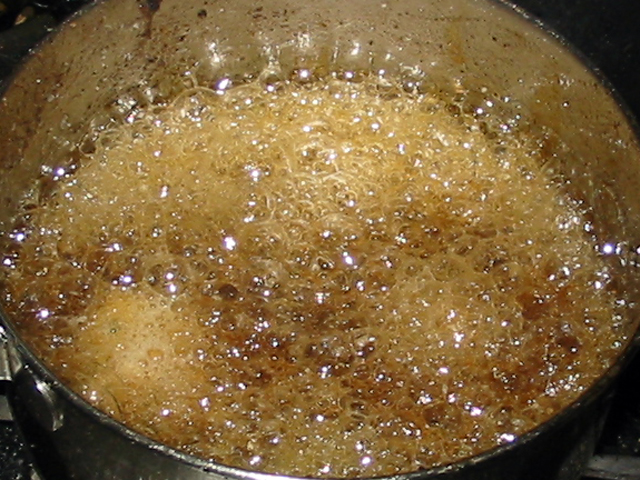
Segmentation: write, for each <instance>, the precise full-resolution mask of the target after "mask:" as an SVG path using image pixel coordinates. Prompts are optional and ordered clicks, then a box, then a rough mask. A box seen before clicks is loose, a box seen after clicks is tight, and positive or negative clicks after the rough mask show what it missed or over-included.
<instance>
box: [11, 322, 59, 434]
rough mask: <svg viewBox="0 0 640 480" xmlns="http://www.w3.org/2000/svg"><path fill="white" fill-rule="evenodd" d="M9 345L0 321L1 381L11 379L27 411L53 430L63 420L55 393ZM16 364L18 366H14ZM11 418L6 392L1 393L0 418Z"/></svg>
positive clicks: (49, 429) (44, 426)
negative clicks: (3, 394)
mask: <svg viewBox="0 0 640 480" xmlns="http://www.w3.org/2000/svg"><path fill="white" fill-rule="evenodd" d="M11 347H12V345H11V341H10V339H9V337H8V336H7V334H6V331H5V330H4V328H3V327H2V325H0V382H3V381H4V382H11V389H12V391H14V392H15V395H16V396H17V398H19V399H20V403H21V405H22V406H23V407H24V408H25V409H26V410H27V412H28V413H29V415H30V416H31V417H32V418H33V419H35V420H36V421H37V422H38V424H40V426H41V427H43V428H45V429H46V430H48V431H50V432H55V431H56V430H58V429H59V428H60V427H62V425H63V423H64V411H63V408H62V404H61V402H60V400H59V399H58V395H57V394H56V392H55V391H54V390H53V388H51V386H50V385H49V384H48V383H47V382H46V381H44V380H41V379H40V378H39V376H38V375H37V373H35V372H33V371H32V370H31V369H30V368H29V367H27V366H24V365H23V364H22V362H21V361H20V359H19V356H18V354H17V352H15V351H14V350H13V349H12V348H11ZM12 354H13V355H12ZM12 365H13V367H14V368H12ZM16 365H19V368H15V366H16ZM12 418H13V415H12V413H11V407H10V405H9V402H8V401H7V398H6V397H5V396H1V397H0V420H11V419H12Z"/></svg>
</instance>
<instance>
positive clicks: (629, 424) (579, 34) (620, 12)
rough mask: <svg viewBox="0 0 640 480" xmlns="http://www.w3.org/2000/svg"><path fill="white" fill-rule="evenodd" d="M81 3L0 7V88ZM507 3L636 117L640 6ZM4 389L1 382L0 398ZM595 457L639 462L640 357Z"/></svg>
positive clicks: (25, 474) (9, 462)
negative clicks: (586, 67) (535, 22)
mask: <svg viewBox="0 0 640 480" xmlns="http://www.w3.org/2000/svg"><path fill="white" fill-rule="evenodd" d="M131 1H133V0H131ZM185 1H187V0H185ZM301 1H306V0H301ZM345 1H346V0H345ZM84 3H87V2H86V0H40V1H35V2H34V1H28V0H0V82H1V81H2V80H1V79H2V78H3V77H6V76H7V75H8V74H9V73H10V72H11V70H12V68H13V67H14V66H15V65H16V64H17V62H18V59H19V58H20V56H21V55H23V54H24V53H25V52H26V51H27V50H28V49H29V48H30V46H31V45H32V44H33V43H34V42H35V41H37V39H38V38H39V37H41V36H42V35H43V33H44V32H46V31H47V29H49V28H53V27H55V25H57V24H58V23H59V22H60V21H62V20H63V19H64V18H66V17H67V16H68V15H69V14H71V13H72V12H73V11H75V10H76V9H77V8H79V7H80V6H82V5H83V4H84ZM513 3H515V4H517V5H518V6H519V7H521V8H522V9H524V10H525V11H527V12H529V13H530V14H532V15H533V16H534V17H537V18H538V19H540V20H542V21H543V22H544V23H545V24H546V25H548V26H549V27H551V28H552V29H553V30H555V31H556V32H558V33H560V34H561V35H562V36H563V37H564V38H566V39H567V40H568V41H569V42H570V43H571V44H573V45H574V46H575V47H576V48H577V50H578V51H580V52H581V53H582V54H583V55H584V56H585V57H586V58H587V59H588V60H589V61H590V62H591V63H592V64H593V65H594V66H595V67H596V68H597V69H598V70H599V71H600V72H601V74H603V75H604V77H606V78H607V79H608V80H609V81H610V82H611V84H612V85H613V86H614V88H615V89H616V90H617V92H618V94H619V95H620V96H621V98H622V99H623V101H624V102H626V104H627V105H628V107H629V108H630V110H631V112H632V114H634V115H635V116H636V117H637V118H640V0H513ZM639 187H640V186H639ZM5 387H6V386H3V385H2V384H1V383H0V395H1V394H2V392H3V388H5ZM19 445H20V442H19V439H18V435H17V433H16V431H15V429H14V428H13V426H12V425H11V423H9V422H2V421H0V480H27V479H29V480H30V479H31V478H32V477H31V474H30V468H29V466H28V460H27V458H26V456H25V454H24V452H23V451H22V450H21V448H19V447H18V446H19ZM598 453H600V454H619V455H631V456H636V457H640V358H639V359H636V360H635V361H634V362H633V363H632V364H631V365H630V367H629V368H628V369H627V371H626V372H625V374H624V375H623V376H622V378H621V381H620V386H619V391H618V395H617V397H616V399H615V402H614V406H613V408H612V414H611V416H610V419H609V422H608V423H607V426H606V428H605V431H604V434H603V437H602V441H601V442H600V445H599V447H598ZM619 478H621V479H622V478H623V477H619ZM625 478H628V479H632V478H634V479H640V471H639V472H637V476H636V475H635V474H634V476H633V477H625ZM53 480H58V479H53ZM123 480H125V479H123ZM514 480H517V479H514ZM541 480H547V479H541Z"/></svg>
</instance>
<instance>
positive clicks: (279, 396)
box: [2, 76, 624, 477]
mask: <svg viewBox="0 0 640 480" xmlns="http://www.w3.org/2000/svg"><path fill="white" fill-rule="evenodd" d="M357 80H358V81H356V82H349V81H343V80H337V79H335V78H334V77H330V78H327V79H324V80H315V81H311V82H308V83H306V82H286V83H281V84H277V85H273V84H272V85H265V84H263V83H261V82H260V81H255V82H253V83H250V84H246V85H243V86H239V87H235V88H231V89H229V90H226V91H217V92H216V91H211V90H207V89H194V90H190V91H186V92H184V93H183V94H182V95H181V96H180V97H179V98H177V99H176V100H175V101H174V102H173V103H172V104H171V105H168V106H166V107H165V108H155V109H151V108H150V109H148V110H146V111H144V110H143V111H138V112H137V113H136V115H132V116H130V117H129V118H128V121H127V122H125V124H124V125H121V126H118V127H117V128H114V129H111V130H109V131H106V132H102V133H100V134H99V135H98V137H97V138H98V139H97V141H96V142H95V145H94V146H92V147H91V148H89V149H87V147H86V146H85V147H83V148H84V149H85V152H84V153H78V154H77V155H75V157H74V160H73V161H72V162H70V163H69V164H68V165H64V166H61V167H59V168H58V167H53V168H50V169H48V170H45V171H44V175H45V177H46V178H47V179H48V180H47V182H45V183H43V186H41V187H40V188H41V192H40V201H39V204H38V205H37V206H33V205H32V206H30V207H25V211H24V212H23V215H22V216H21V218H20V219H18V220H17V221H16V227H15V229H14V231H13V232H10V233H9V234H7V235H5V244H6V245H7V248H8V249H9V251H10V254H8V255H7V256H6V257H5V261H4V266H3V272H2V288H3V291H4V292H5V297H7V299H8V303H9V307H8V308H9V310H10V312H11V314H12V315H13V317H14V318H15V319H16V322H17V323H18V325H19V328H20V329H21V331H22V334H23V335H24V337H25V338H26V339H27V340H28V342H29V343H30V344H31V345H33V347H34V349H35V350H36V351H37V352H38V353H39V354H40V355H41V356H42V357H43V358H44V359H45V360H46V361H47V362H48V363H49V364H50V365H51V366H52V368H53V369H54V371H55V372H56V373H57V374H58V375H59V376H60V377H61V378H62V379H63V380H64V382H66V383H67V384H68V385H69V386H70V387H71V388H72V389H74V390H75V391H77V392H78V393H80V394H81V395H82V396H83V397H84V398H85V399H87V400H88V401H89V402H90V403H92V404H93V405H95V406H96V407H98V408H100V409H102V410H104V411H105V412H107V413H108V414H110V415H112V416H113V417H115V418H116V419H118V420H121V421H122V422H124V423H125V424H127V425H128V426H130V427H131V428H133V429H135V430H137V431H139V432H142V433H144V434H146V435H148V436H150V437H152V438H154V439H156V440H158V441H160V442H164V443H166V444H168V445H171V446H173V447H175V448H178V449H180V450H182V451H184V452H187V453H191V454H194V455H197V456H201V457H205V458H211V459H215V460H217V461H219V462H222V463H224V464H228V465H234V466H238V467H242V468H247V469H252V470H261V471H267V472H278V473H283V474H290V475H303V476H330V477H353V476H375V475H387V474H394V473H398V472H407V471H413V470H416V469H419V468H426V467H431V466H434V465H439V464H443V463H448V462H452V461H455V460H459V459H462V458H465V457H468V456H470V455H474V454H477V453H479V452H481V451H484V450H487V449H489V448H492V447H494V446H496V445H499V444H503V443H508V442H511V441H513V440H514V439H515V438H516V437H517V436H518V435H521V434H522V433H524V432H526V431H528V430H530V429H532V428H534V427H535V426H536V425H538V424H540V423H542V422H544V421H545V420H547V419H549V418H550V417H551V416H552V415H553V414H555V413H557V412H558V411H559V410H560V409H562V408H563V407H565V406H566V405H567V404H569V403H570V402H571V401H573V400H574V399H576V397H577V396H579V395H580V393H581V392H583V391H584V390H585V389H586V388H587V387H588V386H589V385H590V384H591V383H592V382H593V381H594V379H596V378H597V377H598V376H599V375H601V374H602V372H603V371H604V369H606V368H607V367H608V366H609V365H610V364H611V363H612V361H613V359H614V358H615V357H616V355H617V354H618V352H619V350H620V348H621V345H622V343H623V342H622V340H623V339H624V335H623V332H622V331H621V325H622V324H623V319H622V317H621V316H620V314H619V313H618V312H617V310H616V298H617V297H616V293H615V291H614V290H613V289H612V288H611V285H610V283H611V278H610V274H609V273H608V269H607V268H606V266H605V265H604V263H603V262H602V260H601V258H599V256H598V254H597V252H596V249H595V248H594V243H593V239H591V238H589V237H588V234H587V233H585V231H587V232H588V231H589V230H590V228H591V225H590V223H589V222H588V221H587V220H586V219H585V217H584V216H583V214H584V213H585V212H580V211H579V209H578V206H577V202H573V201H572V200H570V199H569V198H567V197H566V195H565V194H564V193H563V191H562V186H561V185H558V184H557V183H555V182H552V181H551V179H550V173H549V172H547V171H546V170H545V168H544V167H543V165H544V162H545V158H544V150H545V148H544V145H543V142H542V141H541V139H540V138H529V137H528V136H527V135H525V134H524V133H517V132H515V133H514V132H513V131H510V130H512V128H511V127H512V126H513V125H511V124H508V123H503V124H499V123H496V124H495V125H496V126H498V125H499V126H498V127H497V128H496V129H491V128H488V127H487V123H486V122H485V121H484V119H483V118H484V117H485V116H486V115H482V114H483V113H486V112H482V111H481V110H482V109H480V110H479V109H478V108H475V107H474V108H473V109H469V108H467V107H468V105H463V104H457V103H455V101H453V102H452V101H450V99H446V98H440V97H439V96H436V95H430V94H424V93H416V92H415V91H414V92H407V91H406V88H405V89H403V88H402V87H401V86H400V85H399V84H395V83H389V82H388V81H385V82H384V83H381V82H380V81H379V79H377V78H375V77H370V76H364V77H360V78H357ZM482 106H483V108H484V109H485V110H488V109H489V107H488V106H490V102H488V101H487V102H486V104H485V103H483V104H482ZM523 130H525V129H523ZM79 151H80V150H79Z"/></svg>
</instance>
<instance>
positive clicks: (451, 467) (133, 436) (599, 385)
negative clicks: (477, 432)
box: [0, 0, 640, 480]
mask: <svg viewBox="0 0 640 480" xmlns="http://www.w3.org/2000/svg"><path fill="white" fill-rule="evenodd" d="M108 1H110V0H93V1H91V2H90V3H88V4H85V5H84V6H82V7H81V8H80V9H79V10H78V11H76V12H75V13H74V14H73V15H71V16H70V17H69V18H67V19H66V20H65V21H64V22H62V23H61V24H60V25H58V26H57V27H56V28H55V29H53V30H52V31H51V33H50V34H49V35H48V36H47V37H46V38H45V39H44V40H42V41H41V42H40V43H39V44H38V45H37V46H36V47H34V48H33V49H32V50H31V51H30V53H29V55H27V57H26V58H25V59H23V61H22V62H21V63H20V65H19V66H18V67H17V68H16V69H15V70H14V71H13V72H12V74H11V75H10V76H9V77H7V78H6V79H5V80H4V81H3V82H0V98H1V97H2V96H3V95H4V93H5V90H6V88H7V87H8V86H9V85H10V84H11V83H12V82H13V79H14V78H15V77H17V76H18V75H19V74H20V71H21V70H22V67H23V65H24V64H25V63H27V62H28V61H29V58H30V57H31V56H33V55H36V54H37V53H38V51H39V50H40V49H41V48H42V46H43V45H46V44H47V43H49V42H51V41H52V40H53V38H55V36H56V34H57V33H58V32H59V31H60V30H62V29H64V28H66V27H67V26H68V25H69V24H72V23H73V22H74V21H75V20H76V19H77V18H79V17H80V16H83V15H84V14H86V13H87V12H89V11H90V10H92V9H94V8H95V7H97V6H99V5H100V4H102V3H106V2H108ZM487 1H488V2H491V3H493V4H495V5H497V6H499V7H501V8H503V9H505V10H508V11H510V12H512V14H515V15H518V16H520V17H522V18H524V19H525V20H527V21H528V22H529V23H530V24H533V25H535V26H536V27H537V30H538V31H539V32H540V34H541V35H543V36H548V37H551V38H552V39H553V40H555V41H556V42H558V43H559V44H560V45H561V46H562V47H563V49H564V50H565V51H567V52H568V53H569V54H570V55H573V56H574V57H576V58H577V59H578V60H579V62H580V63H581V64H582V65H584V67H585V70H588V71H589V72H590V73H591V74H592V75H594V77H595V79H596V80H597V81H598V82H599V83H600V84H601V85H602V86H603V87H604V88H605V90H606V91H607V93H608V94H609V95H610V96H611V97H612V98H613V99H614V100H615V102H616V104H617V106H618V108H619V109H620V111H621V112H622V114H623V116H624V117H625V119H626V121H627V122H628V124H629V126H630V127H631V129H632V130H633V132H634V133H635V136H636V138H640V124H639V123H638V121H637V119H636V118H635V117H634V115H633V114H632V113H631V109H630V108H629V107H628V106H627V104H626V103H625V101H624V100H623V99H622V97H621V96H620V95H619V93H618V92H617V90H616V89H615V88H614V87H613V85H612V84H611V82H610V81H609V80H608V79H607V78H606V76H605V75H604V74H603V73H602V71H601V70H600V69H598V68H597V66H595V65H594V64H593V63H592V62H591V60H590V59H589V58H588V57H587V56H586V55H584V54H583V53H582V52H580V51H579V50H577V49H576V48H575V47H574V46H573V45H572V44H571V43H569V42H568V41H567V40H566V39H565V38H564V37H563V36H562V35H561V34H559V33H558V32H557V31H555V30H554V29H553V28H551V27H549V26H548V25H546V24H545V23H544V22H542V21H541V20H539V19H538V18H537V17H535V16H534V15H532V14H530V13H529V12H527V11H525V10H524V9H522V8H521V7H519V6H516V5H514V4H513V3H511V2H510V1H509V0H487ZM139 4H140V5H142V4H145V5H146V7H147V8H149V9H151V10H152V11H154V10H156V9H157V8H158V7H159V6H160V4H161V0H141V1H140V2H139ZM160 8H161V7H160ZM2 327H4V329H5V330H6V332H7V333H8V337H9V338H8V341H9V342H10V344H11V345H12V346H13V347H14V348H15V349H16V350H17V351H18V352H19V354H20V356H21V357H22V358H24V359H26V360H27V364H28V367H26V368H31V369H33V370H34V371H35V373H36V374H37V375H40V376H41V377H42V378H43V379H44V380H45V381H46V383H47V384H48V385H49V386H50V387H52V388H53V389H54V391H55V392H56V393H57V394H60V395H61V396H62V397H63V398H64V399H66V400H68V401H69V402H71V404H72V405H73V406H74V407H76V408H78V409H79V410H80V411H81V412H82V413H84V414H86V415H88V416H90V417H94V418H96V419H97V420H98V421H99V422H100V423H102V424H103V425H105V426H107V427H108V428H109V429H111V430H113V431H115V432H117V433H118V434H120V435H122V436H124V437H125V438H127V439H128V440H130V441H132V442H135V443H138V444H141V445H143V446H145V447H146V448H148V449H150V450H153V451H156V452H158V453H160V454H161V455H164V456H166V457H170V458H174V459H177V460H179V461H181V462H184V463H186V464H188V465H190V466H192V467H195V468H197V469H200V470H202V471H204V472H212V473H218V474H221V475H223V476H225V477H229V478H237V479H248V480H278V479H298V478H300V477H294V476H288V475H280V474H272V473H263V472H259V471H252V470H246V469H242V468H238V467H231V466H227V465H223V464H219V463H216V462H214V461H211V460H206V459H203V458H199V457H195V456H193V455H189V454H186V453H183V452H181V451H179V450H176V449H174V448H172V447H169V446H167V445H164V444H162V443H159V442H157V441H155V440H152V439H151V438H149V437H147V436H145V435H143V434H140V433H138V432H136V431H134V430H132V429H130V428H129V427H127V426H126V425H124V424H122V423H120V422H118V421H116V420H114V419H113V418H111V417H110V416H109V415H107V414H105V413H104V412H102V411H100V410H98V409H97V408H95V407H93V406H92V405H91V404H89V403H88V402H87V401H85V400H84V399H83V398H82V397H80V395H78V394H76V393H75V392H74V391H73V390H71V389H70V388H68V387H67V386H65V385H64V384H63V383H62V382H61V381H60V380H59V379H58V378H57V377H56V376H55V375H54V374H53V372H52V371H51V370H50V369H49V367H47V366H46V365H45V364H44V362H43V361H42V360H41V359H40V358H39V357H38V356H37V355H35V354H34V353H33V352H32V351H31V350H30V349H29V348H28V347H27V346H26V345H25V344H24V342H23V341H22V340H21V339H20V336H19V334H18V332H17V331H16V329H15V328H14V327H13V325H12V324H11V322H10V321H9V317H8V316H7V315H6V313H5V312H4V310H3V308H2V306H1V305H0V333H1V330H2ZM0 340H2V337H1V336H0ZM0 348H2V343H0ZM638 350H640V329H638V331H636V333H635V335H634V337H633V338H632V339H630V340H629V342H628V345H627V346H626V347H625V348H624V350H623V351H622V352H621V354H620V356H619V357H618V359H617V361H616V362H615V363H614V364H613V365H612V366H611V367H610V368H609V369H608V370H607V371H605V372H604V374H603V375H602V376H601V377H600V378H599V379H598V380H597V381H596V382H595V383H594V384H593V385H591V387H589V388H588V389H587V390H585V392H584V393H582V394H581V395H580V397H579V398H578V399H576V400H575V401H574V402H573V403H572V404H571V405H569V406H568V407H566V408H565V409H564V410H562V411H560V412H557V413H556V414H555V415H554V416H553V417H552V418H551V419H549V420H548V421H547V422H545V423H543V424H541V425H538V426H537V427H536V428H534V429H533V430H531V431H529V432H527V433H525V434H523V435H520V436H518V437H516V439H515V440H514V441H513V442H510V443H505V444H503V445H499V446H497V447H495V448H492V449H490V450H487V451H485V452H482V453H480V454H478V455H476V456H473V457H469V458H466V459H463V460H460V461H457V462H454V463H451V464H446V465H442V466H437V467H434V468H430V469H425V470H417V471H412V472H406V473H401V474H396V475H390V476H380V477H362V479H369V478H375V479H380V480H400V479H402V480H418V479H420V478H436V477H439V476H441V475H444V474H447V473H451V472H455V471H461V470H465V469H467V468H469V467H472V466H473V465H477V464H480V463H483V462H487V461H490V460H492V459H494V458H497V457H500V456H502V455H503V454H505V453H507V452H511V451H513V450H515V449H517V448H519V447H520V446H521V445H524V444H527V443H529V442H531V441H532V440H534V439H536V438H537V437H539V436H540V435H542V434H544V433H545V432H546V431H547V430H550V429H553V428H554V427H556V426H558V425H562V424H564V423H567V422H570V421H571V419H572V418H573V417H575V416H576V415H577V414H578V413H579V411H580V409H581V408H583V406H585V405H588V404H590V403H592V402H594V401H595V400H596V399H597V398H598V396H599V394H600V393H602V392H603V391H605V390H606V389H608V388H609V387H610V386H611V384H612V383H613V382H614V381H615V378H616V377H617V375H618V373H619V372H620V371H621V370H622V369H623V368H624V366H626V365H627V364H628V363H629V361H630V360H631V359H632V357H633V356H634V355H636V353H637V352H638ZM304 478H310V477H304ZM312 480H326V478H323V479H320V478H318V479H312ZM335 480H338V479H337V478H336V479H335Z"/></svg>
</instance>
